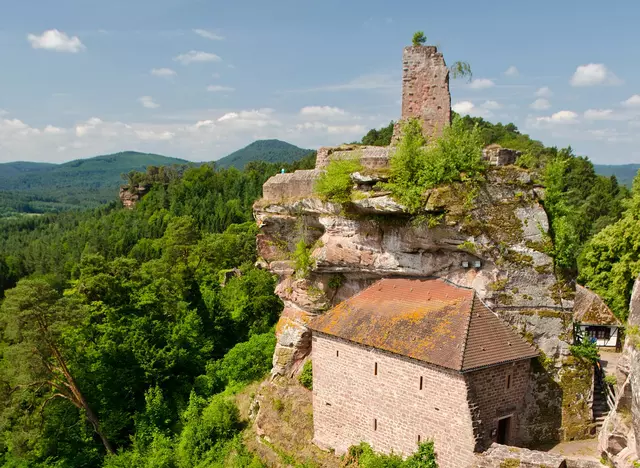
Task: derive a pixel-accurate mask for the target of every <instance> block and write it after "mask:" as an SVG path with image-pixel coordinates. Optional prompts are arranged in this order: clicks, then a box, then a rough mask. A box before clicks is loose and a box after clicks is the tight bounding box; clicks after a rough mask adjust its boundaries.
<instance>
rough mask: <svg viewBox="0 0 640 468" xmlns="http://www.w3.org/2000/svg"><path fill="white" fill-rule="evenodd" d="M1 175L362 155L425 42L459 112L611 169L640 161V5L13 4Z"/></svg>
mask: <svg viewBox="0 0 640 468" xmlns="http://www.w3.org/2000/svg"><path fill="white" fill-rule="evenodd" d="M0 12H1V13H0V63H2V71H1V73H0V162H5V161H12V160H31V161H53V162H60V161H67V160H71V159H75V158H81V157H90V156H94V155H97V154H104V153H110V152H115V151H121V150H127V149H133V150H139V151H150V152H157V153H161V154H166V155H170V156H176V157H183V158H186V159H191V160H196V161H202V160H205V161H209V160H214V159H218V158H220V157H222V156H225V155H226V154H228V153H229V152H231V151H233V150H236V149H238V148H240V147H242V146H244V145H246V144H248V143H250V142H251V141H253V140H255V139H259V138H280V139H283V140H286V141H289V142H291V143H294V144H297V145H299V146H303V147H310V148H315V147H318V146H322V145H333V144H339V143H342V142H345V141H352V140H355V139H359V138H360V137H361V136H362V135H363V134H364V133H366V131H367V130H368V129H369V128H372V127H379V126H381V125H384V124H386V123H388V122H389V121H390V120H392V119H397V118H398V117H399V113H400V101H399V100H400V83H401V81H400V77H401V56H402V47H403V46H405V45H408V43H409V42H410V39H411V36H412V34H413V32H414V31H416V30H424V31H425V33H426V35H427V37H428V42H429V43H431V44H436V45H438V46H439V47H440V49H441V50H442V52H443V53H444V55H445V59H446V60H447V62H448V63H452V62H454V61H457V60H465V61H468V62H469V63H470V64H471V66H472V69H473V72H474V78H475V81H474V82H472V83H467V82H465V81H453V82H452V104H453V106H454V109H456V110H457V111H459V112H461V113H469V114H471V115H480V116H482V117H485V118H487V119H488V120H490V121H492V122H498V121H500V122H504V123H507V122H513V123H515V124H516V125H517V126H518V127H519V128H520V129H521V131H523V132H525V133H529V134H530V135H531V136H532V137H534V138H536V139H540V140H542V141H543V142H544V143H545V144H548V145H558V146H567V145H571V146H572V147H573V148H574V149H575V150H576V152H577V153H579V154H582V155H587V156H589V157H590V158H591V159H592V160H593V161H594V162H597V163H610V164H621V163H628V162H636V163H639V162H640V146H639V145H638V144H639V143H640V60H639V58H640V52H639V50H638V44H640V28H638V26H637V24H638V18H640V2H638V1H637V0H620V1H616V2H608V3H607V4H605V2H602V1H592V0H583V1H572V0H555V1H546V0H541V1H536V2H514V1H512V0H510V1H503V0H492V1H491V2H478V1H466V0H459V1H457V2H427V1H424V0H421V1H413V0H410V1H409V0H406V1H388V0H386V1H382V0H348V1H347V0H341V1H336V0H323V1H304V0H297V1H296V0H271V1H269V2H265V1H264V0H262V1H237V0H236V1H226V2H221V1H212V0H210V1H205V0H153V1H148V0H127V1H124V0H110V1H108V2H104V1H95V0H57V1H51V0H31V1H23V2H11V1H9V0H2V1H1V2H0Z"/></svg>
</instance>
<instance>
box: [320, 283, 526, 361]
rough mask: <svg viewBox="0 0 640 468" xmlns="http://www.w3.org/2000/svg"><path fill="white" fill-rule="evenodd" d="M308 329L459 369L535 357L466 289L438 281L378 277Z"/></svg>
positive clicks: (519, 339) (511, 331)
mask: <svg viewBox="0 0 640 468" xmlns="http://www.w3.org/2000/svg"><path fill="white" fill-rule="evenodd" d="M310 327H311V329H312V330H314V331H317V332H320V333H325V334H327V335H333V336H337V337H339V338H343V339H346V340H349V341H353V342H355V343H359V344H361V345H365V346H371V347H374V348H378V349H382V350H385V351H390V352H392V353H396V354H401V355H404V356H408V357H410V358H413V359H417V360H420V361H425V362H429V363H431V364H435V365H437V366H441V367H446V368H449V369H454V370H457V371H462V372H464V371H468V370H472V369H477V368H480V367H486V366H491V365H495V364H500V363H504V362H511V361H518V360H522V359H528V358H532V357H535V356H537V355H538V352H537V351H536V350H535V349H534V348H533V347H532V346H531V345H529V344H528V343H527V342H526V341H524V340H523V339H522V338H521V337H520V336H519V335H518V334H517V333H516V332H515V331H514V330H513V329H512V328H511V326H509V325H508V324H506V323H505V322H503V321H502V320H501V319H500V318H498V317H497V316H496V315H495V314H494V313H493V312H491V311H490V310H489V309H488V308H487V307H486V306H485V305H484V304H483V303H482V301H480V300H479V299H478V298H477V297H476V296H475V292H474V291H473V290H472V289H467V288H461V287H458V286H454V285H452V284H450V283H447V282H445V281H443V280H440V279H429V280H420V279H383V280H380V281H378V282H376V283H375V284H373V285H372V286H370V287H368V288H367V289H365V290H363V291H361V292H360V293H359V294H357V295H355V296H353V297H351V298H350V299H347V300H346V301H344V302H342V303H340V304H338V305H337V306H336V307H334V308H333V309H331V310H330V311H328V312H327V313H325V314H323V315H320V316H318V317H317V318H315V319H314V320H312V322H311V323H310Z"/></svg>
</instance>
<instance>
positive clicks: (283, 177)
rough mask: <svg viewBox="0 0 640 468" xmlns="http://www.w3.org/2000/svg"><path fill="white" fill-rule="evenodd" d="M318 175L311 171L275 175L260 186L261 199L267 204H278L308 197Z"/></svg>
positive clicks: (316, 172)
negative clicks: (267, 202)
mask: <svg viewBox="0 0 640 468" xmlns="http://www.w3.org/2000/svg"><path fill="white" fill-rule="evenodd" d="M318 175H319V172H318V171H316V170H313V169H312V170H306V171H295V172H290V173H288V174H276V175H275V176H273V177H271V178H270V179H269V180H267V181H266V182H265V184H264V185H263V186H262V198H263V199H264V200H265V201H269V202H280V201H286V200H291V199H296V198H304V197H310V196H312V195H313V186H314V184H315V181H316V179H317V178H318Z"/></svg>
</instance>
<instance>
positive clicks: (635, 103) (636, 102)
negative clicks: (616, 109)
mask: <svg viewBox="0 0 640 468" xmlns="http://www.w3.org/2000/svg"><path fill="white" fill-rule="evenodd" d="M622 105H623V106H625V107H640V94H634V95H633V96H631V97H630V98H629V99H627V100H626V101H623V102H622Z"/></svg>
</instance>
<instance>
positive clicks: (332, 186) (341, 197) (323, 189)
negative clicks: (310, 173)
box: [314, 158, 362, 203]
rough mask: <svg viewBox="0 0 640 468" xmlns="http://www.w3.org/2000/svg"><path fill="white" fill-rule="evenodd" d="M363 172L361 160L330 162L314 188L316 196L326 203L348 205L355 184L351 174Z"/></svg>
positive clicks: (335, 160)
mask: <svg viewBox="0 0 640 468" xmlns="http://www.w3.org/2000/svg"><path fill="white" fill-rule="evenodd" d="M361 170H362V165H361V164H360V160H359V159H356V158H350V159H334V160H331V161H330V162H329V165H328V166H327V169H326V171H325V172H324V173H323V174H322V175H321V176H320V177H318V180H317V181H316V185H315V187H314V189H315V192H316V194H318V195H319V196H320V198H322V199H323V200H325V201H332V202H335V203H347V202H349V201H351V190H352V189H353V182H352V180H351V174H353V173H354V172H358V171H361Z"/></svg>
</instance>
